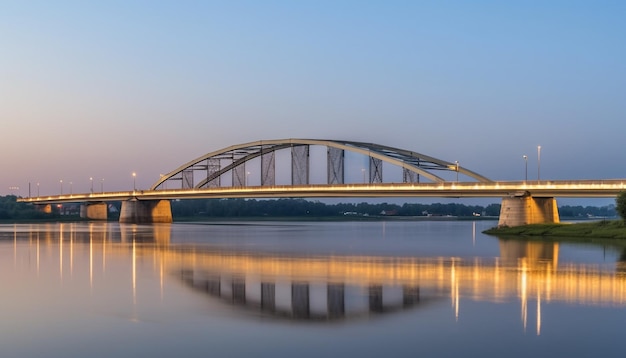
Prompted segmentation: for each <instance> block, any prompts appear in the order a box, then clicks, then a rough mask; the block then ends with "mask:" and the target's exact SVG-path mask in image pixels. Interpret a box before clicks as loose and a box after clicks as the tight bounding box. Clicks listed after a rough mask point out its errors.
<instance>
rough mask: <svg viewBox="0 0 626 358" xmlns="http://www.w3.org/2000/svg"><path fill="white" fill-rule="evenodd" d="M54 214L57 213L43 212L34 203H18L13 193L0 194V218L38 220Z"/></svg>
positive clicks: (51, 216)
mask: <svg viewBox="0 0 626 358" xmlns="http://www.w3.org/2000/svg"><path fill="white" fill-rule="evenodd" d="M55 216H58V214H57V213H53V214H45V213H43V212H41V211H39V210H37V208H36V207H35V206H34V205H30V204H26V203H18V202H17V197H16V196H15V195H7V196H0V220H31V219H35V220H38V219H46V218H53V217H55Z"/></svg>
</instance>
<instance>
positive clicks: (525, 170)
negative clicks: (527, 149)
mask: <svg viewBox="0 0 626 358" xmlns="http://www.w3.org/2000/svg"><path fill="white" fill-rule="evenodd" d="M522 158H524V181H527V180H528V156H527V155H525V154H524V155H523V156H522Z"/></svg>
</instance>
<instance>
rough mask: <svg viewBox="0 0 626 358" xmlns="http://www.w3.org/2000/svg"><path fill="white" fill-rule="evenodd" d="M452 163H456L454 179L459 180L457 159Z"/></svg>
mask: <svg viewBox="0 0 626 358" xmlns="http://www.w3.org/2000/svg"><path fill="white" fill-rule="evenodd" d="M454 164H455V165H456V181H457V182H458V181H459V161H458V160H455V161H454Z"/></svg>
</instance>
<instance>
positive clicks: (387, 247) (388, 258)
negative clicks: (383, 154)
mask: <svg viewBox="0 0 626 358" xmlns="http://www.w3.org/2000/svg"><path fill="white" fill-rule="evenodd" d="M494 225H496V222H495V221H410V220H392V221H345V222H279V221H275V222H274V221H263V222H246V221H224V222H204V223H174V224H164V225H123V224H118V223H111V222H109V223H106V222H79V223H50V224H15V225H14V224H3V225H0V282H1V283H2V289H1V292H2V294H1V296H0V302H1V303H2V304H1V305H0V357H4V358H6V357H79V356H83V357H85V356H89V357H131V356H142V357H291V356H296V357H339V356H345V357H406V356H423V357H460V356H467V355H470V356H482V357H533V358H534V357H555V356H568V357H591V356H603V357H622V356H623V355H624V352H623V351H624V346H623V341H622V339H623V334H624V331H626V253H625V252H623V250H622V249H620V248H616V247H611V246H598V245H591V244H571V243H554V242H526V241H519V240H511V239H499V238H496V237H492V236H487V235H484V234H482V233H481V232H482V231H483V230H485V229H487V228H489V227H492V226H494Z"/></svg>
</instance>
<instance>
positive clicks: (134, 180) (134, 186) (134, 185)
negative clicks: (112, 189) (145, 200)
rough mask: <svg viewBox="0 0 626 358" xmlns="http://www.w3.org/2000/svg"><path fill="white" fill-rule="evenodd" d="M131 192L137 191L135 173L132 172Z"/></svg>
mask: <svg viewBox="0 0 626 358" xmlns="http://www.w3.org/2000/svg"><path fill="white" fill-rule="evenodd" d="M133 191H137V173H135V172H133Z"/></svg>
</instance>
